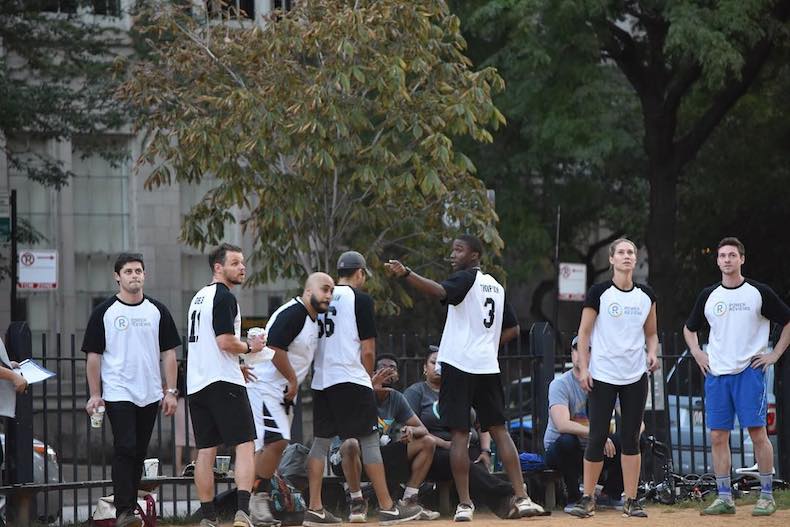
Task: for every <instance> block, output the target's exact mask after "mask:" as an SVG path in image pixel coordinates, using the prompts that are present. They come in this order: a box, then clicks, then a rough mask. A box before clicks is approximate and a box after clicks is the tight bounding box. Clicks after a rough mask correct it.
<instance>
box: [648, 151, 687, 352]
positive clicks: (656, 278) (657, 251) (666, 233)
mask: <svg viewBox="0 0 790 527" xmlns="http://www.w3.org/2000/svg"><path fill="white" fill-rule="evenodd" d="M678 172H679V168H677V167H676V166H675V165H674V163H666V162H661V161H652V160H651V162H650V169H649V179H650V216H649V219H648V223H647V251H648V260H649V272H650V280H649V281H650V285H651V286H652V287H653V289H654V290H655V292H656V296H657V307H658V330H659V334H661V333H665V334H666V335H667V338H670V335H671V333H674V332H677V331H680V325H679V324H680V322H681V318H682V316H683V314H684V313H685V310H684V306H678V305H677V304H676V303H675V298H674V292H675V291H674V290H675V283H676V276H677V261H676V256H677V255H676V253H675V240H676V237H677V233H676V228H677V181H678V175H679V174H678Z"/></svg>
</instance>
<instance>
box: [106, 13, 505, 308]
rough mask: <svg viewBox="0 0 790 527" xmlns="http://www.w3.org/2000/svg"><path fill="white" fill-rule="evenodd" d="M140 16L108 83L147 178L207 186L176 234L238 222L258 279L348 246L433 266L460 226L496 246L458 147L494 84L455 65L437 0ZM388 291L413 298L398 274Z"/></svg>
mask: <svg viewBox="0 0 790 527" xmlns="http://www.w3.org/2000/svg"><path fill="white" fill-rule="evenodd" d="M142 20H145V22H144V23H141V24H140V25H138V28H137V30H138V31H139V32H140V34H141V35H142V36H143V38H145V39H147V43H148V45H149V55H148V59H147V60H145V61H143V62H142V63H140V64H138V65H136V66H135V67H134V70H133V73H132V75H131V76H130V78H129V80H128V81H127V82H126V84H125V85H124V87H123V89H122V90H121V92H120V93H121V96H122V98H123V100H124V101H126V102H129V103H131V104H132V105H133V106H135V107H136V108H137V109H139V110H140V112H141V115H142V116H141V118H140V119H139V120H138V122H137V125H138V126H139V127H140V128H144V129H146V130H148V131H149V132H150V137H149V140H148V142H147V148H146V149H145V151H144V152H143V154H142V156H141V159H140V163H141V164H145V165H151V166H153V167H154V170H153V172H152V173H151V175H150V177H149V178H148V180H147V185H148V186H149V187H157V186H159V185H164V184H169V183H171V182H173V181H179V182H183V183H195V182H199V181H201V180H202V179H203V178H205V177H208V176H209V175H211V176H213V177H214V178H216V179H217V180H218V182H219V185H218V186H216V187H215V188H214V189H213V190H211V191H210V192H208V193H207V194H206V195H205V196H204V198H203V200H202V201H201V202H200V203H199V204H198V205H197V206H196V207H194V208H193V209H192V210H191V211H190V213H189V214H188V215H187V216H186V218H185V222H184V228H183V230H182V237H183V239H184V240H185V241H186V242H187V243H189V244H191V245H194V246H197V247H203V246H204V245H206V244H214V243H216V242H218V241H219V240H220V239H221V238H222V237H223V234H224V225H225V224H226V223H227V222H229V221H231V220H232V219H233V218H234V217H236V218H239V219H240V220H241V222H242V224H243V225H244V227H245V228H246V229H247V230H249V231H251V232H252V233H253V238H254V240H255V248H254V255H253V256H254V259H255V263H256V270H257V271H258V272H257V274H256V276H255V279H257V280H268V279H272V278H275V277H287V278H297V277H301V276H303V275H304V274H305V273H308V272H311V271H314V270H317V269H322V270H333V269H334V263H335V259H336V258H337V255H338V253H339V252H340V251H342V250H345V249H347V248H354V249H356V250H359V251H360V252H362V253H363V254H365V255H366V256H367V258H368V261H369V263H370V264H371V265H372V266H373V267H374V268H378V269H380V268H381V264H382V260H385V259H386V258H389V257H399V258H403V257H405V258H406V259H407V260H408V262H409V263H410V264H412V265H413V266H414V267H415V268H418V267H419V268H420V269H421V270H425V269H428V270H430V269H431V268H434V269H438V268H439V267H441V268H442V269H444V268H445V264H444V263H443V260H444V257H445V256H446V253H447V251H448V248H447V245H448V241H449V239H450V238H451V237H452V235H453V233H455V232H458V231H468V232H473V233H475V234H478V235H479V236H480V237H481V238H482V239H483V240H484V241H485V243H486V245H488V246H489V247H490V248H491V249H492V252H494V253H497V252H498V251H499V250H500V249H501V248H502V246H503V242H502V239H501V238H500V236H499V233H498V232H497V229H496V221H497V216H496V214H495V213H494V211H493V208H492V206H491V204H490V202H489V200H488V199H487V197H486V192H485V188H484V186H483V184H482V182H481V181H480V180H479V179H477V178H476V177H475V175H474V172H475V167H474V165H473V164H472V162H471V161H470V159H469V158H468V157H467V156H466V155H464V154H463V152H462V151H461V150H459V148H458V146H457V142H458V141H459V140H460V139H461V138H463V137H468V138H470V139H471V140H472V141H476V142H484V143H487V142H490V141H491V140H492V135H491V130H495V129H496V128H497V127H498V126H500V125H501V124H503V123H504V122H505V119H504V117H503V116H502V114H501V113H500V112H499V110H498V109H497V108H496V107H495V106H494V104H493V102H492V100H491V97H492V94H493V93H495V92H497V91H501V90H502V89H503V88H504V84H503V81H502V79H501V78H500V77H499V75H498V74H497V73H496V71H495V70H494V69H492V68H484V69H482V70H480V71H473V70H472V69H471V67H470V66H471V64H470V61H469V60H468V59H467V58H466V57H465V56H464V54H463V50H464V48H465V42H464V39H463V38H462V36H461V34H460V32H459V26H460V23H459V20H458V18H457V17H456V16H454V15H452V14H450V13H449V11H448V9H447V7H446V5H445V3H444V2H443V1H440V0H432V1H428V2H414V3H413V2H402V1H396V0H377V1H357V2H348V1H342V0H316V1H311V2H300V3H298V4H296V7H295V8H294V9H293V10H292V11H290V12H288V13H285V14H282V13H278V14H277V15H276V17H273V18H271V19H269V20H267V23H266V28H265V29H264V30H261V29H260V28H259V27H257V26H254V27H245V26H244V25H243V24H240V23H237V22H236V21H233V20H231V21H227V20H224V21H219V20H216V21H212V22H211V23H207V18H206V17H205V16H203V15H201V14H197V15H195V14H194V11H193V10H192V9H186V10H183V9H179V8H177V7H173V6H170V7H168V8H164V7H157V8H155V9H153V10H150V11H149V12H147V13H145V15H144V18H143V19H142ZM414 264H417V265H414ZM429 272H430V271H429ZM385 287H389V285H387V283H386V281H383V280H381V278H380V277H377V279H376V280H374V281H373V282H372V284H371V289H372V290H373V292H374V293H375V292H381V291H382V290H383V288H385ZM388 298H392V299H394V301H395V302H396V303H397V304H400V305H410V304H411V299H410V298H409V296H408V294H407V293H406V291H404V290H403V289H401V288H400V286H397V285H396V286H395V290H394V291H392V292H391V293H390V295H388ZM388 302H389V303H388V304H387V306H386V307H387V309H386V311H389V312H392V311H393V310H394V309H395V305H394V304H392V303H391V301H388Z"/></svg>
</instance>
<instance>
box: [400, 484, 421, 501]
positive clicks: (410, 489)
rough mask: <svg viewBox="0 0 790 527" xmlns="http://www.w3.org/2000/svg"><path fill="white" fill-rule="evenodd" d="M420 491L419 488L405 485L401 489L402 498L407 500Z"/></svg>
mask: <svg viewBox="0 0 790 527" xmlns="http://www.w3.org/2000/svg"><path fill="white" fill-rule="evenodd" d="M419 493H420V489H415V488H414V487H406V490H404V491H403V499H404V500H407V499H409V498H411V497H412V496H416V495H417V494H419Z"/></svg>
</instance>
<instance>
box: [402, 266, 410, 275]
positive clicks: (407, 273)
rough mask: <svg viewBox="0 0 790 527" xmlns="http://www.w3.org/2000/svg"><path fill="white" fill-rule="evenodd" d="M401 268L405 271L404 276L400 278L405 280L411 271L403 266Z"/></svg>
mask: <svg viewBox="0 0 790 527" xmlns="http://www.w3.org/2000/svg"><path fill="white" fill-rule="evenodd" d="M403 268H404V269H406V274H405V275H403V276H401V278H406V277H407V276H409V275H410V274H411V269H409V268H408V267H406V266H403Z"/></svg>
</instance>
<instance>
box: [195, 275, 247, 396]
mask: <svg viewBox="0 0 790 527" xmlns="http://www.w3.org/2000/svg"><path fill="white" fill-rule="evenodd" d="M187 334H188V339H187V340H188V342H189V349H188V352H187V393H188V394H189V395H192V394H193V393H197V392H199V391H200V390H202V389H203V388H205V387H206V386H208V385H209V384H212V383H215V382H219V381H225V382H230V383H233V384H238V385H240V386H244V385H245V382H244V375H242V373H241V368H240V367H239V357H238V355H235V354H233V353H228V352H226V351H223V350H221V349H220V348H219V345H218V344H217V337H218V336H219V335H235V336H236V337H237V338H241V312H240V311H239V303H238V302H237V301H236V297H235V296H233V294H232V293H231V292H230V289H228V286H226V285H225V284H220V283H214V284H209V285H207V286H206V287H204V288H203V289H201V290H200V291H198V292H197V294H195V296H194V298H192V302H190V304H189V311H188V313H187Z"/></svg>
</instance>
